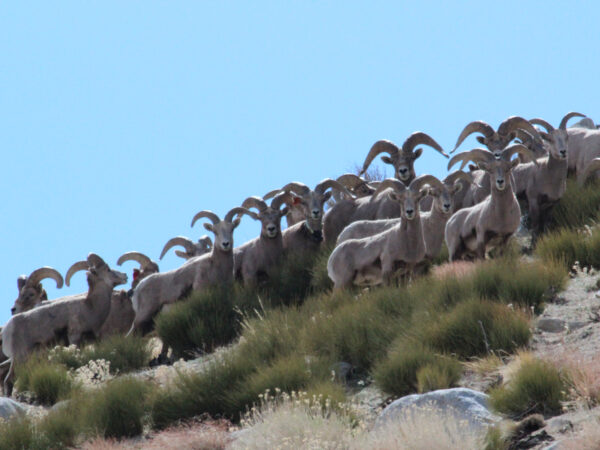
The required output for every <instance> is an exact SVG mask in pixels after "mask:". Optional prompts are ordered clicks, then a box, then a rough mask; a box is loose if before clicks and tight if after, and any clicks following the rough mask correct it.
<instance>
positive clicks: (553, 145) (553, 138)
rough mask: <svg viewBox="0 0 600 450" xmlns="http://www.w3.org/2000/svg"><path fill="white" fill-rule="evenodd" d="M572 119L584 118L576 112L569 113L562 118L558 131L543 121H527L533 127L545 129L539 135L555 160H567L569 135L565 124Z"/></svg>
mask: <svg viewBox="0 0 600 450" xmlns="http://www.w3.org/2000/svg"><path fill="white" fill-rule="evenodd" d="M573 117H585V116H584V115H583V114H580V113H578V112H570V113H568V114H567V115H565V117H563V118H562V120H561V121H560V125H559V126H558V129H556V128H554V127H553V126H552V125H550V124H549V123H548V122H546V121H545V120H543V119H531V120H530V121H529V122H531V123H532V124H534V125H540V126H542V127H544V128H545V129H546V131H545V132H541V133H540V134H541V135H542V137H543V138H544V139H545V140H546V141H547V142H548V143H549V144H550V145H549V151H550V153H552V156H553V157H554V158H556V159H567V157H568V150H569V145H568V144H569V135H568V133H567V122H568V121H569V119H571V118H573Z"/></svg>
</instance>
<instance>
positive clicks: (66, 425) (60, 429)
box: [37, 402, 82, 448]
mask: <svg viewBox="0 0 600 450" xmlns="http://www.w3.org/2000/svg"><path fill="white" fill-rule="evenodd" d="M73 403H75V402H73ZM79 410H80V408H78V407H74V406H73V404H68V405H64V406H62V407H60V408H58V409H57V410H53V411H50V412H48V414H47V415H46V416H45V417H44V418H42V419H41V420H40V422H39V423H38V424H37V429H38V431H39V435H40V441H41V442H42V443H44V444H45V448H67V447H73V446H75V443H76V439H77V436H78V435H79V434H80V433H81V431H82V430H81V420H80V419H81V417H80V416H79V412H80V411H79Z"/></svg>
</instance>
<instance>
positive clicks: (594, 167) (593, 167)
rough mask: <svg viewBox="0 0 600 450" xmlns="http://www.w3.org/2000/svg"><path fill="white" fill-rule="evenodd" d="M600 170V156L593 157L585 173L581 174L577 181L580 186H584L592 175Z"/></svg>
mask: <svg viewBox="0 0 600 450" xmlns="http://www.w3.org/2000/svg"><path fill="white" fill-rule="evenodd" d="M598 170H600V158H595V159H592V160H591V161H590V163H589V164H588V166H587V167H586V168H585V170H584V171H583V173H582V174H581V175H580V176H579V178H578V180H577V183H578V184H579V185H580V186H583V185H584V184H585V182H586V181H587V179H588V178H589V177H590V175H592V174H594V173H596V171H598Z"/></svg>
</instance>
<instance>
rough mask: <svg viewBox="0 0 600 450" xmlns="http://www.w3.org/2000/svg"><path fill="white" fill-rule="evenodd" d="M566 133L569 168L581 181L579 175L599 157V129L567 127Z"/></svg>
mask: <svg viewBox="0 0 600 450" xmlns="http://www.w3.org/2000/svg"><path fill="white" fill-rule="evenodd" d="M570 114H576V113H570ZM580 116H581V115H580ZM565 117H567V116H565ZM563 120H564V118H563ZM561 125H562V121H561ZM559 128H560V127H559ZM567 133H568V135H569V161H568V163H569V170H570V171H574V172H575V175H576V176H577V181H578V182H579V183H581V176H582V175H583V173H584V172H585V171H586V169H587V167H588V166H589V164H590V163H591V161H592V160H594V159H595V158H598V157H600V130H598V129H595V130H594V129H589V128H579V127H575V128H568V129H567Z"/></svg>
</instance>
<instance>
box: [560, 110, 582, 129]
mask: <svg viewBox="0 0 600 450" xmlns="http://www.w3.org/2000/svg"><path fill="white" fill-rule="evenodd" d="M572 117H585V115H583V114H581V113H578V112H570V113H568V114H567V115H566V116H565V117H563V118H562V120H561V121H560V125H559V126H558V128H559V129H561V130H566V129H567V122H568V121H569V119H571V118H572Z"/></svg>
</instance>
